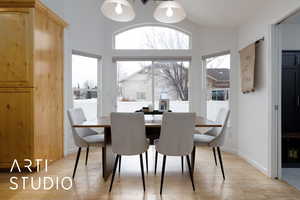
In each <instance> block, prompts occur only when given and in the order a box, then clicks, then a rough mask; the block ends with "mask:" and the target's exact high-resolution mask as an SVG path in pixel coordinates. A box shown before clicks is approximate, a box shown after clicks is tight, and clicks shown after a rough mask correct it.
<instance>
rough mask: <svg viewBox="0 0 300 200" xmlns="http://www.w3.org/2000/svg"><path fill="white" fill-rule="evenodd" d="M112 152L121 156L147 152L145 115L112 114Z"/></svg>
mask: <svg viewBox="0 0 300 200" xmlns="http://www.w3.org/2000/svg"><path fill="white" fill-rule="evenodd" d="M111 142H112V150H113V152H114V153H116V154H119V155H138V154H142V153H144V152H145V151H147V148H148V143H147V138H146V130H145V119H144V113H117V112H113V113H111Z"/></svg>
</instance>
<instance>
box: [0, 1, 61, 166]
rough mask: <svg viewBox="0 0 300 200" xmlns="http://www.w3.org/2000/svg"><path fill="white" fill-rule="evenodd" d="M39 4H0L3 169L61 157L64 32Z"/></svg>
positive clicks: (0, 157)
mask: <svg viewBox="0 0 300 200" xmlns="http://www.w3.org/2000/svg"><path fill="white" fill-rule="evenodd" d="M66 25H67V24H66V23H65V22H64V21H63V20H62V19H61V18H59V17H58V16H57V15H56V14H55V13H54V12H52V11H51V10H50V9H49V8H47V7H46V6H45V5H43V4H42V3H41V2H40V1H39V0H0V168H2V169H3V168H5V169H7V168H10V167H11V165H12V162H13V160H14V159H17V160H18V162H19V164H20V165H21V166H22V165H23V164H24V159H31V160H32V161H34V159H48V160H49V161H55V160H58V159H61V158H62V157H63V132H64V131H63V130H64V125H63V124H64V111H63V110H64V105H63V84H64V83H63V72H64V28H65V26H66Z"/></svg>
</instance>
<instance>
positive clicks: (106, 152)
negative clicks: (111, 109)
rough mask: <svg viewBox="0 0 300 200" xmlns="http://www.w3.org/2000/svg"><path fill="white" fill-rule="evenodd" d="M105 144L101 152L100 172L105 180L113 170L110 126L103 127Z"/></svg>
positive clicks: (113, 158)
mask: <svg viewBox="0 0 300 200" xmlns="http://www.w3.org/2000/svg"><path fill="white" fill-rule="evenodd" d="M104 141H105V146H104V148H103V150H102V151H103V152H102V173H103V178H104V180H105V181H107V179H108V178H109V176H110V174H111V173H112V171H113V167H114V160H115V155H114V153H113V152H112V146H111V132H110V128H104Z"/></svg>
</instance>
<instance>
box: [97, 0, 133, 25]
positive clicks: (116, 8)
mask: <svg viewBox="0 0 300 200" xmlns="http://www.w3.org/2000/svg"><path fill="white" fill-rule="evenodd" d="M101 11H102V13H103V15H104V16H105V17H107V18H109V19H111V20H114V21H118V22H129V21H132V20H133V19H134V17H135V13H134V10H133V8H132V6H131V4H130V3H129V2H128V1H127V0H105V1H104V2H103V4H102V7H101Z"/></svg>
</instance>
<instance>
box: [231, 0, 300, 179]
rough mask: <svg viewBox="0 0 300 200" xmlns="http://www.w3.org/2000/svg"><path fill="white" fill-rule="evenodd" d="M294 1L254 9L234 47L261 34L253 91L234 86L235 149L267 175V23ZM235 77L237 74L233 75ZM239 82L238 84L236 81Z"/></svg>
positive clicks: (269, 68)
mask: <svg viewBox="0 0 300 200" xmlns="http://www.w3.org/2000/svg"><path fill="white" fill-rule="evenodd" d="M299 6H300V2H299V1H296V0H290V1H280V0H274V1H272V3H270V4H269V5H268V7H266V8H262V9H261V10H258V11H257V13H256V16H255V17H254V18H252V19H251V20H250V22H249V23H248V24H245V25H243V26H241V27H240V28H239V32H238V48H239V49H242V48H244V47H246V46H247V45H248V44H250V43H251V42H255V41H256V40H258V39H260V38H262V37H264V38H265V41H264V42H263V43H262V44H261V46H260V47H259V49H258V52H257V57H258V59H257V60H258V65H257V68H256V70H257V71H256V74H255V75H256V80H255V81H256V83H257V87H256V91H255V92H254V93H250V94H242V93H241V92H240V88H238V121H237V124H238V129H237V131H238V149H239V154H240V155H241V156H242V157H243V158H245V159H246V160H248V161H249V162H250V163H251V164H252V165H254V166H255V167H257V168H258V169H259V170H261V171H262V172H263V173H265V174H267V175H269V176H271V174H272V173H271V169H272V166H271V162H272V160H271V153H272V151H273V149H272V148H271V141H272V138H274V134H275V133H272V129H273V127H271V125H272V124H271V119H272V115H271V111H272V109H273V107H272V106H273V105H272V102H273V101H272V66H271V62H270V61H271V39H272V38H271V36H270V31H271V26H270V25H271V24H274V23H276V22H278V21H279V20H281V19H282V18H283V17H285V16H287V15H289V14H290V13H292V12H293V11H295V10H296V9H297V8H299ZM237 79H238V80H239V76H237ZM239 85H240V84H239Z"/></svg>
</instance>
